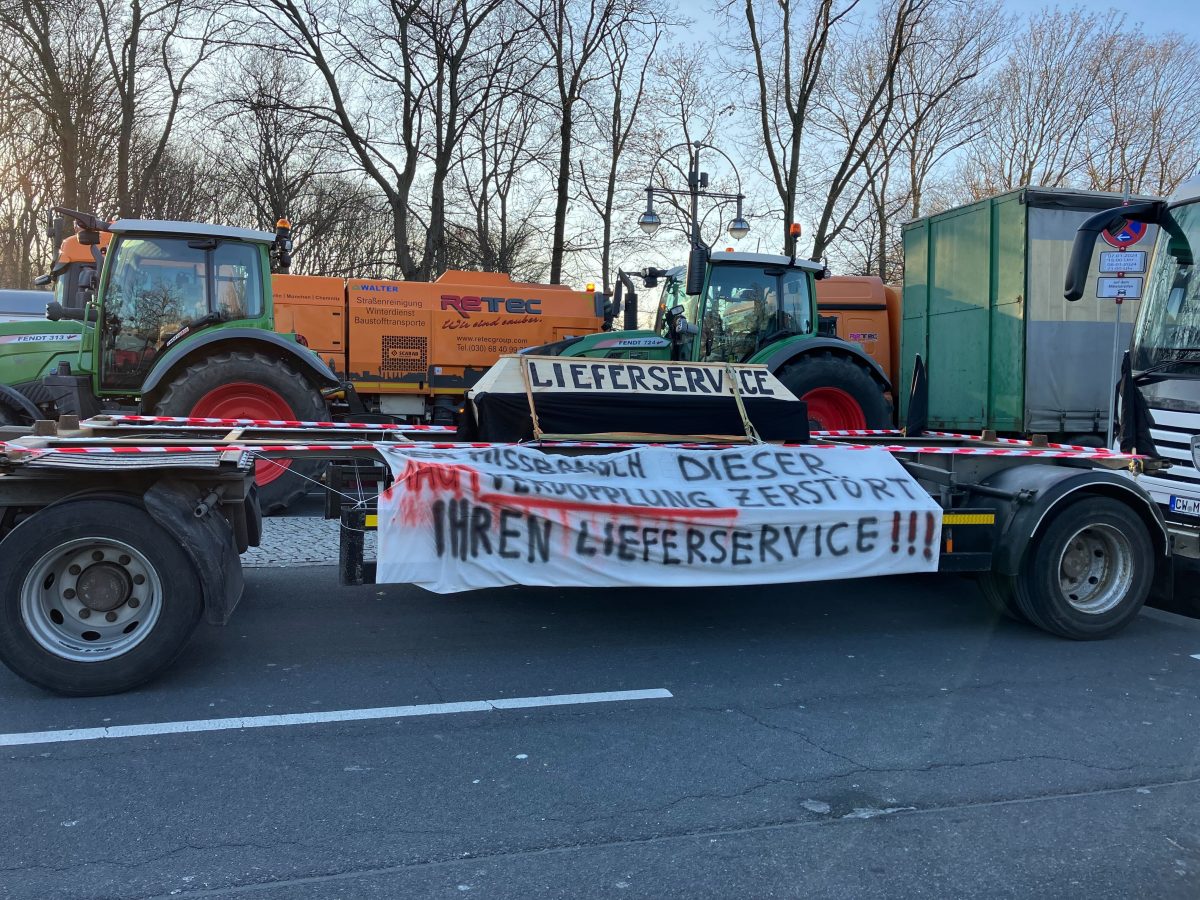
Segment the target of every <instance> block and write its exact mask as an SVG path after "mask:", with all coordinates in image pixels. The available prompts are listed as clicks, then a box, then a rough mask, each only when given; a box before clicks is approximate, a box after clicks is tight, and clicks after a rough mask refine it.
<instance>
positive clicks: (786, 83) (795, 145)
mask: <svg viewBox="0 0 1200 900" xmlns="http://www.w3.org/2000/svg"><path fill="white" fill-rule="evenodd" d="M859 2H860V0H776V2H775V3H773V4H771V5H770V6H767V7H756V6H755V3H754V0H728V2H726V3H724V4H723V5H722V6H721V7H720V9H721V10H722V12H723V13H724V14H725V15H726V16H727V19H728V21H729V23H730V35H729V37H730V45H731V47H732V49H733V53H734V55H733V59H734V60H736V62H735V63H734V65H733V70H734V72H735V73H736V74H737V75H738V76H739V77H741V78H744V79H745V80H746V81H747V82H748V83H751V84H753V85H754V87H755V89H756V92H757V96H756V97H754V98H753V100H754V102H753V105H752V109H753V112H754V114H755V115H756V116H757V118H758V128H759V131H760V133H761V140H762V144H761V149H762V151H763V153H764V155H765V157H766V162H767V174H768V176H769V178H770V180H771V181H772V183H773V184H774V187H775V192H776V193H777V194H778V196H779V200H780V202H781V203H782V204H783V222H782V237H783V246H784V252H786V253H792V252H794V250H795V247H794V239H793V238H792V236H791V234H790V231H789V225H790V224H791V223H792V222H794V221H795V220H796V201H797V198H798V195H799V190H800V167H801V148H802V146H803V144H804V136H805V130H806V126H807V124H808V119H809V112H810V108H811V106H812V104H813V100H814V93H815V91H816V90H817V87H818V84H819V83H820V81H821V77H822V73H823V70H824V66H825V61H826V54H827V51H828V49H829V45H830V40H831V38H833V36H834V34H835V32H836V31H838V30H839V29H841V28H842V27H844V26H845V24H846V21H847V17H848V16H849V15H850V13H851V12H853V11H854V9H855V8H856V7H857V6H858V4H859ZM738 5H741V6H742V15H743V17H744V24H745V29H746V31H745V35H744V37H743V35H742V32H741V29H740V27H739V26H738V25H737V24H736V14H735V12H734V11H735V10H736V7H737V6H738ZM745 58H749V59H751V60H753V69H752V70H750V71H746V69H745V67H744V65H743V64H742V63H741V60H742V59H745Z"/></svg>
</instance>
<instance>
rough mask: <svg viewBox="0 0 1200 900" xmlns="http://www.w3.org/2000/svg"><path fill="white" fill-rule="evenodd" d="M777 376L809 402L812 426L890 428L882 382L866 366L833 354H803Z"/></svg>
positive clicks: (829, 428) (835, 429) (846, 428)
mask: <svg viewBox="0 0 1200 900" xmlns="http://www.w3.org/2000/svg"><path fill="white" fill-rule="evenodd" d="M776 375H777V377H778V378H779V380H780V381H782V382H783V384H784V385H785V386H786V387H787V389H788V390H790V391H791V392H792V393H793V394H795V395H796V397H797V398H798V399H800V400H803V401H804V402H805V403H807V404H808V421H809V426H810V427H811V428H813V429H814V430H817V431H841V430H862V429H868V428H890V427H891V425H892V423H891V412H890V410H889V404H888V402H887V398H886V397H884V395H883V389H882V388H881V387H880V385H879V384H878V382H876V381H875V379H874V378H872V377H871V376H870V374H868V372H867V371H866V369H864V368H863V367H862V366H860V365H858V364H856V363H855V362H853V361H852V360H849V359H846V358H845V357H844V356H834V355H833V354H830V353H825V354H821V355H819V356H818V355H812V356H802V357H800V358H799V359H796V360H793V361H792V362H790V363H788V364H787V365H786V366H784V367H783V368H782V369H780V370H779V372H777V373H776Z"/></svg>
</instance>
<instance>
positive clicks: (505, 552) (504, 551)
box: [500, 509, 521, 559]
mask: <svg viewBox="0 0 1200 900" xmlns="http://www.w3.org/2000/svg"><path fill="white" fill-rule="evenodd" d="M519 518H521V514H520V513H519V512H517V511H516V510H514V509H502V510H500V556H502V557H503V558H504V559H520V557H521V551H520V550H512V549H509V546H508V542H509V539H510V538H511V539H513V540H516V539H517V538H519V537H520V536H521V532H519V531H517V530H516V529H515V528H509V527H508V523H509V520H510V519H519Z"/></svg>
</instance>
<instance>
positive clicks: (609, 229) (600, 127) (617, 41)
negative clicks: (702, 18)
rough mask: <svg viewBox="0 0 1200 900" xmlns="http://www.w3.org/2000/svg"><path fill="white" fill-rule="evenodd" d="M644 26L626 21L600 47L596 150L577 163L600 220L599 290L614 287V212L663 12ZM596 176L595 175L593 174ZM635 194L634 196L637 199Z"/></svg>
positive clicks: (650, 13) (593, 111)
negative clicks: (606, 78)
mask: <svg viewBox="0 0 1200 900" xmlns="http://www.w3.org/2000/svg"><path fill="white" fill-rule="evenodd" d="M645 15H646V16H647V21H646V23H645V24H644V25H635V24H634V23H632V22H625V23H623V24H622V25H621V26H620V27H618V28H616V29H615V30H614V31H613V32H612V33H611V34H610V35H609V37H608V39H607V40H606V41H605V42H604V44H603V45H602V46H601V52H602V54H603V57H604V61H605V67H606V68H607V69H608V71H609V72H610V73H611V84H609V85H607V86H606V87H607V88H608V89H607V91H606V92H605V93H604V96H603V98H602V99H587V98H585V103H586V105H587V108H588V111H589V113H590V118H591V124H592V128H593V131H594V134H595V136H596V147H595V152H594V153H592V154H590V155H589V158H585V159H581V160H580V161H579V175H578V181H579V185H580V188H581V190H582V192H583V196H584V197H585V199H586V200H587V203H588V205H589V206H590V207H591V208H592V210H593V211H594V212H595V213H596V216H597V217H598V218H599V220H600V274H601V281H602V290H603V292H604V293H605V294H608V293H609V292H610V290H611V288H612V284H611V273H612V271H613V268H612V256H613V213H614V210H615V207H616V202H617V192H618V188H619V187H620V182H621V181H622V180H625V181H627V180H628V179H627V178H626V179H622V178H621V176H623V175H625V176H628V175H629V174H630V173H629V172H628V171H627V170H625V169H623V168H622V165H623V162H624V157H625V151H626V150H627V149H628V148H629V146H630V140H631V138H632V137H633V135H634V132H635V130H636V129H637V128H639V127H640V126H641V119H640V116H639V112H640V111H641V108H642V103H643V101H644V100H645V97H646V81H647V78H648V77H649V75H650V71H651V65H652V63H653V61H654V54H655V51H656V50H657V49H658V45H659V43H660V41H661V40H662V37H663V30H664V28H665V27H667V26H668V25H669V24H670V23H669V21H668V20H667V19H666V16H665V11H662V10H656V9H651V8H647V10H646V13H645ZM594 172H598V176H594V175H593V173H594ZM635 196H636V195H635Z"/></svg>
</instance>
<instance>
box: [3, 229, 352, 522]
mask: <svg viewBox="0 0 1200 900" xmlns="http://www.w3.org/2000/svg"><path fill="white" fill-rule="evenodd" d="M57 212H59V213H61V214H62V215H64V216H65V217H67V218H69V219H73V220H74V221H75V222H76V224H77V229H78V237H79V241H80V243H82V244H84V245H89V246H91V247H92V248H93V253H94V258H95V262H96V265H95V267H94V268H92V267H80V269H79V280H78V285H77V286H76V289H75V290H74V291H71V292H58V293H57V294H56V296H58V298H59V299H58V300H56V301H55V302H52V303H50V304H49V305H48V306H47V309H46V320H45V321H35V320H30V321H24V322H6V323H0V426H4V425H9V426H11V425H24V424H29V423H30V422H32V421H33V420H35V419H39V418H53V417H56V416H59V415H78V416H80V417H87V416H91V415H95V414H97V413H100V412H102V411H105V410H113V411H137V412H140V413H143V414H147V415H160V416H205V417H217V418H239V417H245V418H255V419H282V420H325V419H328V418H329V410H328V406H327V405H326V400H325V397H326V395H327V394H328V393H331V392H334V391H336V390H337V389H338V388H339V387H340V382H339V380H338V378H337V376H336V375H334V373H333V372H332V371H330V369H329V367H328V366H326V365H325V363H323V362H322V361H321V359H320V358H319V357H318V356H317V355H316V354H315V353H313V352H312V351H310V350H308V349H307V348H306V347H304V346H303V345H301V344H300V343H298V342H297V341H296V336H295V335H280V334H276V333H275V332H274V331H273V330H272V324H273V321H274V319H273V310H272V302H271V273H272V271H286V269H287V267H288V265H289V263H290V252H291V229H290V226H288V224H287V222H286V221H280V223H279V227H278V228H277V230H276V232H275V233H274V234H272V233H271V232H267V231H255V230H251V229H248V228H229V227H222V226H217V225H204V224H197V223H191V222H159V221H149V220H125V219H119V220H117V221H115V222H112V223H106V222H103V221H101V220H100V219H98V218H96V217H95V216H92V215H89V214H87V213H81V212H78V211H75V210H68V209H58V210H57ZM101 232H108V233H109V235H108V236H109V237H110V240H109V241H108V242H107V243H108V246H107V249H106V252H105V253H104V255H103V256H101V254H100V250H99V246H100V243H101ZM317 466H318V464H317V463H315V462H307V461H300V460H287V461H285V462H284V465H282V466H281V465H278V464H276V463H273V462H259V463H258V467H257V468H256V472H255V476H256V480H257V482H258V492H259V502H260V505H261V506H262V509H263V511H264V512H273V511H277V510H280V509H282V508H284V507H286V506H287V504H288V503H289V502H291V501H292V500H294V499H295V498H296V497H297V496H298V495H299V494H301V493H303V492H304V490H305V489H306V487H307V485H306V484H305V481H304V478H303V477H298V476H308V477H311V476H312V475H313V474H315V472H316V471H317Z"/></svg>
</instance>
